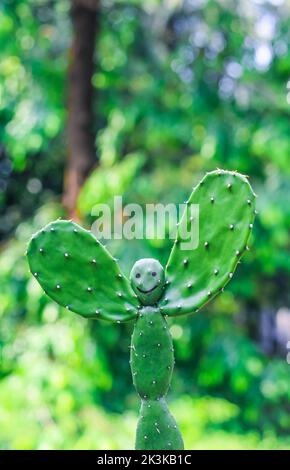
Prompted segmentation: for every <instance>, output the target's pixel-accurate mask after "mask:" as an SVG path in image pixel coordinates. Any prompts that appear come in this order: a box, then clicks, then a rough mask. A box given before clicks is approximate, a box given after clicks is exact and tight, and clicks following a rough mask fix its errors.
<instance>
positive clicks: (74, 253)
mask: <svg viewBox="0 0 290 470" xmlns="http://www.w3.org/2000/svg"><path fill="white" fill-rule="evenodd" d="M27 256H28V262H29V266H30V270H31V272H32V274H33V275H34V277H35V278H36V279H37V281H38V282H39V284H40V285H41V287H42V288H43V289H44V291H45V292H46V293H47V295H49V297H51V298H52V299H53V300H55V301H56V302H58V303H59V304H60V305H62V306H63V307H66V308H67V309H68V310H71V311H72V312H76V313H78V314H80V315H82V316H84V317H86V318H100V319H104V320H111V321H126V320H131V319H133V318H135V317H136V315H137V308H138V300H137V299H136V295H135V294H134V292H133V290H132V288H131V286H130V283H129V281H128V279H127V278H126V277H125V276H124V274H122V272H121V270H120V268H119V265H118V263H117V261H116V260H115V259H114V258H113V257H112V256H111V255H110V253H109V252H108V251H107V250H106V249H105V247H104V246H103V245H102V244H101V243H100V242H99V241H98V240H97V239H96V238H95V237H94V236H93V235H92V234H91V233H90V232H88V231H87V230H85V229H83V228H82V227H80V226H79V225H77V224H75V223H73V222H70V221H65V220H57V221H55V222H52V223H50V224H49V225H47V226H46V227H44V228H43V229H42V230H40V231H39V232H38V233H36V234H35V235H34V236H33V237H32V239H31V240H30V243H29V246H28V250H27Z"/></svg>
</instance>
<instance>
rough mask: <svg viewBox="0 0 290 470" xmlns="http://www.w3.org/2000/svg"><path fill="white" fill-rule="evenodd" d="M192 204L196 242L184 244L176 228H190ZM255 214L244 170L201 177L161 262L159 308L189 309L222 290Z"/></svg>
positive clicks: (180, 230)
mask: <svg viewBox="0 0 290 470" xmlns="http://www.w3.org/2000/svg"><path fill="white" fill-rule="evenodd" d="M191 204H198V205H199V244H198V247H197V248H196V249H194V250H184V249H181V245H182V242H183V239H182V236H181V233H185V230H184V229H187V230H188V232H189V226H190V223H191V210H190V205H191ZM254 218H255V195H254V193H253V191H252V188H251V186H250V184H249V183H248V180H247V178H246V177H245V176H243V175H240V174H239V173H236V172H230V171H223V170H217V171H213V172H211V173H208V174H207V175H206V176H205V177H204V178H203V179H202V180H201V182H200V183H199V184H198V185H197V186H196V188H195V189H194V190H193V192H192V194H191V196H190V198H189V200H188V201H187V206H186V210H185V212H184V214H183V216H182V218H181V221H180V224H179V227H178V231H177V237H176V240H175V243H174V246H173V249H172V251H171V254H170V257H169V261H168V264H167V267H166V290H165V294H164V297H163V299H162V300H161V301H160V306H161V311H162V312H163V314H166V315H173V316H174V315H183V314H190V313H193V312H195V311H196V310H198V309H199V308H200V307H202V306H203V305H205V304H206V303H207V302H208V301H209V300H211V299H212V298H213V297H214V296H215V295H216V294H217V293H218V292H220V291H221V290H222V288H223V287H224V286H225V285H226V284H227V282H228V281H229V280H230V279H231V278H232V276H233V273H234V271H235V269H236V266H237V264H238V262H239V260H240V258H241V256H242V255H243V254H244V252H245V250H246V249H247V242H248V239H249V236H250V233H251V230H252V227H253V221H254ZM183 230H184V231H183Z"/></svg>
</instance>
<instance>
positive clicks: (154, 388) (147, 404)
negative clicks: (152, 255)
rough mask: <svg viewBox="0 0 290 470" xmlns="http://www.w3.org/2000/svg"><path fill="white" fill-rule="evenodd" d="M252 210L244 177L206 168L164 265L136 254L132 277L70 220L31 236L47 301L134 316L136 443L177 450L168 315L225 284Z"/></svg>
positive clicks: (109, 315) (191, 308)
mask: <svg viewBox="0 0 290 470" xmlns="http://www.w3.org/2000/svg"><path fill="white" fill-rule="evenodd" d="M193 204H194V205H198V207H199V242H198V244H197V247H195V248H194V249H184V248H183V241H184V239H183V238H184V233H188V228H190V226H191V224H192V211H191V208H192V207H193ZM255 213H256V211H255V194H254V193H253V191H252V189H251V186H250V185H249V183H248V180H247V178H246V177H245V176H243V175H241V174H239V173H237V172H230V171H223V170H217V171H213V172H211V173H208V174H207V175H206V176H205V177H204V178H203V180H202V181H201V182H200V183H199V184H198V185H197V186H196V188H194V190H193V192H192V194H191V196H190V198H189V200H188V201H187V206H186V210H185V212H184V214H183V216H182V218H181V221H180V223H179V226H178V231H177V236H176V240H175V242H174V245H173V248H172V251H171V254H170V257H169V261H168V263H167V265H166V271H165V272H164V270H163V268H162V266H161V264H160V263H159V261H157V260H155V259H143V260H139V261H137V262H136V263H135V265H134V266H133V268H132V271H131V274H130V281H129V280H128V279H127V278H126V277H125V275H124V274H123V273H122V272H121V270H120V268H119V265H118V263H117V261H116V260H115V259H114V258H113V257H112V256H111V255H110V254H109V252H108V251H107V250H106V249H105V248H104V247H103V245H102V244H101V243H100V242H99V241H98V240H96V238H95V237H94V236H93V235H92V234H91V233H90V232H88V231H86V230H84V229H83V228H81V227H80V226H79V225H77V224H75V223H73V222H71V221H61V220H58V221H55V222H52V223H51V224H49V225H47V226H46V227H44V228H43V229H42V230H40V231H39V232H38V233H36V234H35V235H34V236H33V237H32V239H31V240H30V243H29V246H28V250H27V256H28V262H29V266H30V270H31V272H32V274H33V275H34V277H35V278H36V279H37V281H38V282H39V284H40V285H41V286H42V288H43V289H44V291H45V292H46V293H47V295H49V296H50V297H51V298H52V299H54V300H55V301H56V302H58V303H59V304H60V305H62V306H64V307H66V308H67V309H68V310H70V311H72V312H76V313H78V314H80V315H82V316H84V317H86V318H102V319H105V320H109V321H117V322H118V323H120V322H121V321H128V320H133V319H135V328H134V332H133V335H132V342H131V357H130V364H131V370H132V376H133V382H134V385H135V388H136V390H137V393H138V394H139V396H140V398H141V410H140V418H139V421H138V426H137V433H136V444H135V447H136V449H141V450H170V449H171V450H180V449H183V441H182V437H181V434H180V432H179V429H178V426H177V424H176V422H175V420H174V418H173V416H172V415H171V414H170V412H169V409H168V407H167V404H166V401H165V397H166V394H167V391H168V388H169V386H170V382H171V376H172V372H173V365H174V350H173V344H172V339H171V335H170V331H169V329H168V326H167V322H166V316H176V315H184V314H192V313H194V312H196V311H197V310H199V309H200V308H201V307H202V306H203V305H205V304H206V303H207V302H208V301H210V300H211V299H212V298H213V297H214V296H215V295H217V294H218V293H219V292H220V291H222V290H223V288H224V286H225V285H226V284H227V282H228V281H229V280H230V279H231V278H232V276H233V273H234V270H235V268H236V266H237V264H238V263H239V260H240V258H241V256H242V255H243V254H244V252H245V251H246V250H247V248H248V247H247V243H248V239H249V236H250V233H251V231H252V228H253V221H254V217H255Z"/></svg>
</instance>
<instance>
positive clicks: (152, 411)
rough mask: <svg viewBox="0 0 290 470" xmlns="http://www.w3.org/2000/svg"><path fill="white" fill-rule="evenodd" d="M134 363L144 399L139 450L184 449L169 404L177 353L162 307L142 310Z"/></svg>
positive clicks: (137, 385) (136, 330) (133, 350)
mask: <svg viewBox="0 0 290 470" xmlns="http://www.w3.org/2000/svg"><path fill="white" fill-rule="evenodd" d="M130 363H131V370H132V376H133V383H134V385H135V388H136V390H137V393H138V394H139V396H140V398H141V410H140V417H139V422H138V426H137V433H136V443H135V448H136V449H141V450H142V449H144V450H158V449H169V450H170V449H176V450H179V449H183V441H182V437H181V434H180V432H179V430H178V427H177V424H176V422H175V420H174V418H173V416H172V415H171V414H170V412H169V410H168V407H167V404H166V401H165V396H166V393H167V391H168V388H169V386H170V382H171V376H172V371H173V366H174V353H173V344H172V339H171V335H170V332H169V329H168V326H167V322H166V320H165V318H164V317H163V315H162V314H161V313H160V310H159V309H158V308H153V307H144V308H143V309H142V310H140V313H139V317H138V319H137V321H136V325H135V328H134V332H133V335H132V343H131V360H130Z"/></svg>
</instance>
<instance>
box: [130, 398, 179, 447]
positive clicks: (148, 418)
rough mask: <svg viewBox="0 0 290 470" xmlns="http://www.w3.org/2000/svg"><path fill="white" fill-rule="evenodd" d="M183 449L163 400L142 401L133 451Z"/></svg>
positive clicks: (175, 425) (175, 426) (176, 428)
mask: <svg viewBox="0 0 290 470" xmlns="http://www.w3.org/2000/svg"><path fill="white" fill-rule="evenodd" d="M183 448H184V447H183V441H182V437H181V434H180V432H179V429H178V427H177V424H176V421H175V419H174V418H173V416H172V414H171V413H170V411H169V409H168V406H167V404H166V401H165V399H164V398H160V399H159V400H142V404H141V410H140V418H139V421H138V425H137V432H136V443H135V449H137V450H183Z"/></svg>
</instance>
